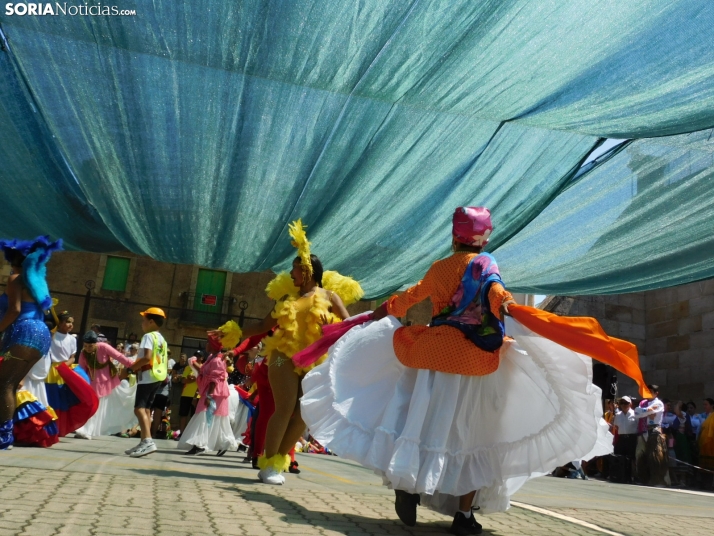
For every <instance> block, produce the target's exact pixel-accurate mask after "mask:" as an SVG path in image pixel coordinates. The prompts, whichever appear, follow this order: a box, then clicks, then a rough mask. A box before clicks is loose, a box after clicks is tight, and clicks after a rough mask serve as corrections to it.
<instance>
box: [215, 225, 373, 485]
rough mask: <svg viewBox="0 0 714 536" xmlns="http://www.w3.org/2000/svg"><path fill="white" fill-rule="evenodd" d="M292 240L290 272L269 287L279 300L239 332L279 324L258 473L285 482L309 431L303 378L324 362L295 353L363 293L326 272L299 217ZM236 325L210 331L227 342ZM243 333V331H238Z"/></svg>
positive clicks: (268, 346) (271, 351) (269, 350)
mask: <svg viewBox="0 0 714 536" xmlns="http://www.w3.org/2000/svg"><path fill="white" fill-rule="evenodd" d="M289 232H290V236H291V238H292V245H293V246H295V247H296V248H297V250H298V256H297V257H296V258H295V260H294V261H293V267H292V270H291V271H290V273H289V274H288V273H282V274H279V275H278V276H276V277H275V279H273V280H272V281H271V282H270V283H269V284H268V286H267V288H266V292H267V293H268V297H269V298H271V299H273V300H275V301H276V302H277V303H276V304H275V307H274V309H273V311H272V312H271V314H270V315H268V316H267V317H266V318H265V320H263V322H261V323H260V324H259V325H256V326H249V327H247V328H246V329H245V331H244V332H243V333H242V334H241V335H242V336H243V337H250V336H252V335H258V334H261V333H265V332H268V331H270V330H272V329H274V328H275V331H274V333H273V334H272V336H269V337H266V338H265V339H263V343H264V344H265V349H264V351H265V355H266V356H267V359H268V367H269V369H268V371H269V372H268V373H269V378H270V385H271V387H272V389H273V396H274V398H275V413H273V416H272V417H271V418H270V421H269V422H268V429H267V432H266V438H265V453H264V455H263V456H260V458H259V459H258V465H259V467H260V469H261V470H260V473H258V477H259V478H260V480H261V481H263V482H265V483H266V484H282V483H283V482H284V481H285V479H284V478H283V476H282V475H281V473H282V472H284V471H286V470H287V469H288V467H289V464H290V458H289V456H288V452H289V451H290V449H292V448H293V447H294V446H295V443H296V442H297V440H298V439H299V438H300V436H301V435H302V433H303V432H304V430H305V423H304V422H303V420H302V417H301V415H300V402H299V398H300V395H301V393H302V388H301V381H302V377H303V376H304V375H305V374H306V373H307V372H308V371H309V370H310V369H312V368H313V367H315V366H317V365H319V364H320V363H322V362H323V361H324V359H325V358H326V356H323V358H321V359H320V360H318V361H317V362H316V363H314V364H313V365H311V366H310V367H308V368H299V367H296V366H295V365H294V364H293V362H292V359H291V358H292V356H293V355H295V354H296V353H297V352H299V351H300V350H303V349H305V348H307V347H308V346H310V345H311V344H312V343H314V342H315V341H317V340H318V339H319V338H320V337H321V335H322V325H323V324H330V323H333V322H339V321H341V320H344V319H345V318H347V317H348V316H349V313H348V312H347V309H346V308H345V305H350V304H351V303H355V302H357V301H358V300H359V299H360V298H362V296H363V292H362V288H361V287H360V285H359V283H357V281H355V280H354V279H351V278H349V277H345V276H342V275H340V274H338V273H337V272H332V271H328V272H323V268H322V263H321V262H320V259H318V258H317V257H316V256H315V255H311V254H310V242H308V240H307V235H306V234H305V228H304V227H303V225H302V222H301V221H300V220H297V221H295V222H293V223H292V224H290V226H289ZM236 328H237V326H234V325H232V324H231V326H229V325H228V324H226V325H224V326H221V327H220V328H219V330H218V331H215V332H211V333H210V334H209V335H214V336H218V337H222V342H223V346H224V347H227V346H229V344H228V343H227V342H226V341H227V340H229V339H232V340H231V342H233V340H235V339H236V335H237V331H236ZM239 336H240V335H239Z"/></svg>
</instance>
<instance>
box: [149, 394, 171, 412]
mask: <svg viewBox="0 0 714 536" xmlns="http://www.w3.org/2000/svg"><path fill="white" fill-rule="evenodd" d="M168 405H169V397H168V396H166V395H156V396H155V397H154V403H153V404H151V409H160V410H161V411H166V408H167V407H168Z"/></svg>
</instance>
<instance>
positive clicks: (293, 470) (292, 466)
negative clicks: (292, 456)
mask: <svg viewBox="0 0 714 536" xmlns="http://www.w3.org/2000/svg"><path fill="white" fill-rule="evenodd" d="M288 472H289V473H292V474H294V475H299V474H300V469H298V462H292V463H291V464H290V467H288Z"/></svg>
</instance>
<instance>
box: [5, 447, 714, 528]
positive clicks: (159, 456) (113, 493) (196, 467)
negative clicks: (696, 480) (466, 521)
mask: <svg viewBox="0 0 714 536" xmlns="http://www.w3.org/2000/svg"><path fill="white" fill-rule="evenodd" d="M133 441H134V440H127V439H119V438H114V437H111V438H102V439H100V440H92V441H82V440H76V439H66V438H65V439H63V440H62V442H61V443H60V444H58V445H55V446H54V447H52V448H51V449H28V448H25V449H23V448H15V449H13V450H12V451H10V452H3V453H0V536H3V535H11V534H12V535H16V534H17V535H42V536H49V535H58V534H67V535H72V536H84V535H92V536H95V535H104V534H107V535H122V536H126V535H173V536H183V535H193V536H202V535H212V536H213V535H239V534H246V535H255V536H261V535H278V534H316V535H324V536H331V535H353V534H354V535H358V534H359V535H367V534H385V535H395V536H396V535H428V534H445V533H446V529H447V528H448V527H449V525H450V522H451V519H450V518H449V517H446V516H442V515H439V514H436V513H434V512H431V511H428V510H425V509H419V523H418V525H417V526H416V527H414V528H408V527H405V526H404V525H402V524H401V523H400V522H399V520H398V519H397V518H396V514H395V513H394V506H393V494H392V492H391V491H389V490H387V489H385V488H383V487H382V486H381V485H380V480H379V479H378V478H377V477H375V476H374V475H373V474H372V473H371V472H369V471H367V470H365V469H363V468H361V467H359V466H357V465H355V464H352V463H350V462H347V461H345V460H341V459H339V458H336V457H329V456H316V455H301V456H299V458H298V460H299V462H300V465H301V469H302V473H301V474H300V475H288V476H287V483H286V485H284V486H266V485H264V484H260V483H258V482H257V481H256V479H255V474H256V472H255V471H254V470H253V469H251V468H250V467H249V466H248V465H246V464H242V463H241V459H242V457H243V456H242V455H240V454H237V453H227V454H226V455H225V456H224V457H222V458H218V457H215V456H202V457H186V456H181V453H180V452H179V451H177V450H176V448H175V446H176V443H174V442H169V441H162V442H158V444H159V451H158V452H156V453H154V454H152V455H150V456H147V457H145V458H139V459H132V458H129V457H127V456H124V455H123V450H124V449H126V448H128V447H130V446H133V444H134V442H133ZM514 501H516V502H517V503H519V504H523V507H517V506H516V507H513V508H511V509H510V510H509V511H508V512H506V513H502V514H496V515H492V516H478V518H479V520H480V522H481V523H482V524H483V525H484V534H490V535H494V536H508V535H516V534H518V535H539V534H543V535H545V534H548V535H564V536H565V535H591V534H613V533H618V534H627V535H640V534H642V535H645V534H646V535H648V536H649V535H651V534H653V533H652V527H653V525H652V518H653V516H655V517H656V519H658V522H657V524H656V525H655V526H659V527H661V528H662V530H663V531H666V533H667V534H668V535H677V534H682V535H685V534H686V535H697V534H702V535H704V534H707V535H710V534H712V529H711V527H712V526H714V522H713V521H714V520H713V519H712V518H713V517H714V495H711V494H683V493H673V492H670V491H668V490H655V489H648V488H640V487H635V486H615V485H609V484H604V483H600V482H595V481H589V482H582V481H572V480H571V481H568V480H561V479H555V478H548V477H545V478H540V479H536V480H533V481H531V482H529V483H528V484H527V485H526V486H525V487H524V488H523V490H522V491H521V492H519V493H518V494H517V495H516V496H515V497H514ZM528 505H533V506H535V507H537V508H538V509H539V510H538V511H533V510H531V509H529V508H531V507H530V506H528ZM554 516H560V517H561V518H558V517H554ZM564 516H567V517H565V518H564V519H563V518H562V517H564ZM578 521H581V522H585V523H590V524H592V526H583V525H581V524H578ZM665 522H666V524H664V525H663V523H665ZM665 527H666V529H665Z"/></svg>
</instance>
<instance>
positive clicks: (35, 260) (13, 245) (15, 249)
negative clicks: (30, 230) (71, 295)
mask: <svg viewBox="0 0 714 536" xmlns="http://www.w3.org/2000/svg"><path fill="white" fill-rule="evenodd" d="M0 248H2V250H3V253H4V254H5V259H6V260H7V261H8V262H9V261H10V260H11V259H12V254H13V253H19V254H21V255H22V256H23V257H25V260H24V261H22V282H23V284H24V285H25V287H26V288H27V290H28V291H29V292H30V294H31V295H32V297H33V298H34V299H35V301H36V302H37V303H38V304H39V305H40V306H41V307H42V309H43V310H46V309H49V308H50V307H52V298H51V297H50V289H49V288H48V287H47V261H49V260H50V257H51V256H52V252H53V251H60V250H61V249H62V240H61V239H59V240H57V241H55V242H52V241H51V240H50V237H49V236H38V237H37V238H35V239H34V240H20V239H17V238H14V239H12V240H0Z"/></svg>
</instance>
